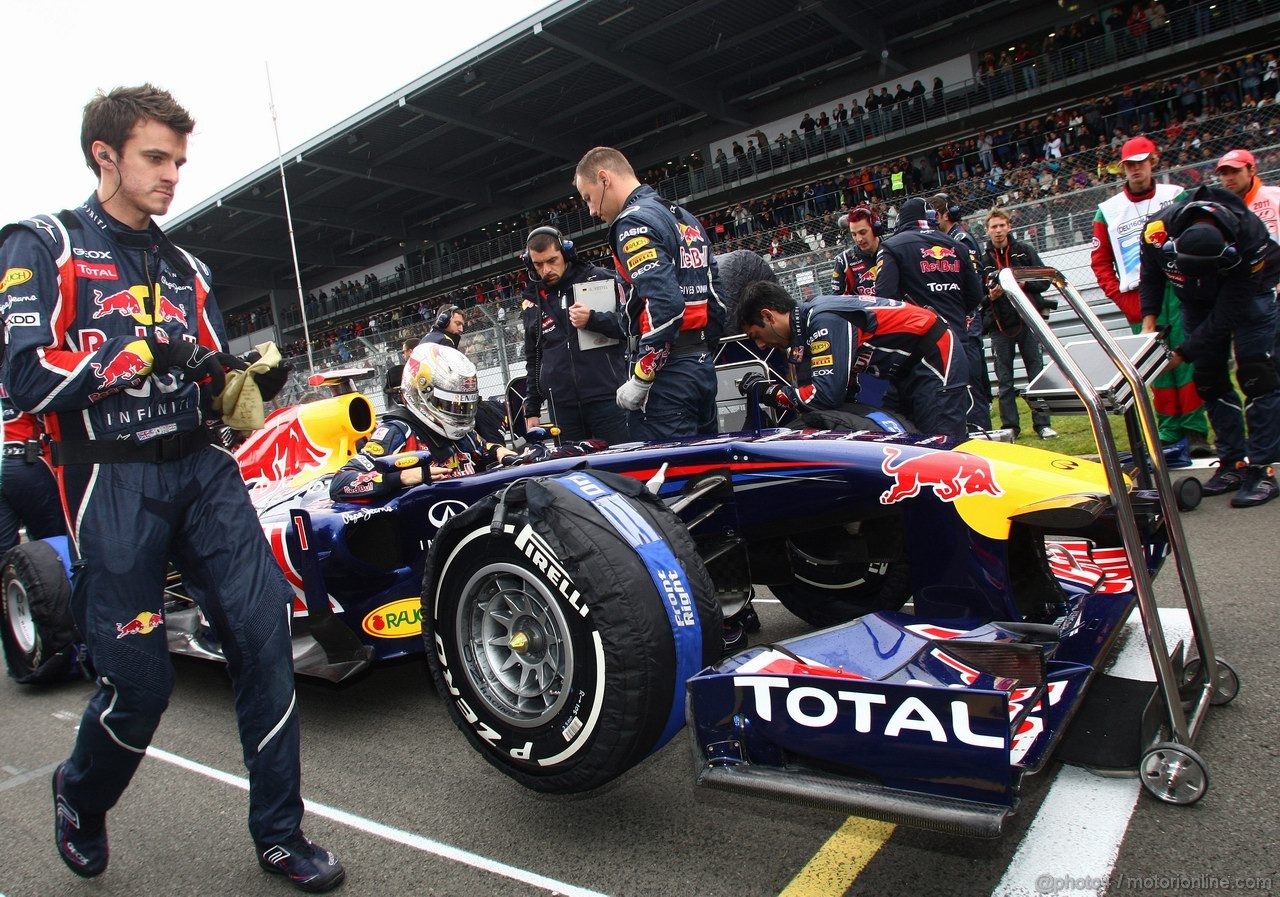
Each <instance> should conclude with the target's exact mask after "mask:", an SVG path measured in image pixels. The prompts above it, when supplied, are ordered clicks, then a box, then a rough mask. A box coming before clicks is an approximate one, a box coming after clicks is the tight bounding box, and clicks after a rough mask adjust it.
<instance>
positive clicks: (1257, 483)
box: [1231, 464, 1280, 508]
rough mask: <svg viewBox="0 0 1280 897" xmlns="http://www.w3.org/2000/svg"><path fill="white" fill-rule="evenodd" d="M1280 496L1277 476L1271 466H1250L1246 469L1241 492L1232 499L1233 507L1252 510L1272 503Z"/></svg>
mask: <svg viewBox="0 0 1280 897" xmlns="http://www.w3.org/2000/svg"><path fill="white" fill-rule="evenodd" d="M1278 494H1280V486H1277V485H1276V474H1275V471H1274V470H1273V469H1272V467H1271V465H1270V464H1250V465H1249V466H1248V467H1246V468H1245V469H1244V482H1242V483H1241V484H1240V491H1239V492H1237V493H1236V494H1235V495H1233V496H1232V497H1231V507H1233V508H1252V507H1253V506H1254V505H1262V504H1266V503H1267V502H1269V501H1271V499H1273V498H1275V497H1276V495H1278Z"/></svg>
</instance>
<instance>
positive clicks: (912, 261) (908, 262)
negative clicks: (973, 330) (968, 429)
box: [876, 197, 991, 430]
mask: <svg viewBox="0 0 1280 897" xmlns="http://www.w3.org/2000/svg"><path fill="white" fill-rule="evenodd" d="M876 265H877V268H878V270H877V272H876V295H878V296H887V297H889V298H893V299H901V300H902V301H904V302H910V303H911V304H912V305H919V306H922V307H924V308H928V309H931V310H932V311H934V312H935V313H937V315H938V317H939V318H940V319H941V320H942V321H943V322H944V323H945V324H946V325H947V327H949V328H950V329H951V332H952V333H953V334H954V336H955V340H954V343H953V345H954V347H955V348H956V349H958V350H959V354H960V356H961V357H959V358H955V359H953V360H952V361H951V362H950V367H949V368H948V371H949V376H948V385H947V388H948V389H952V388H956V387H954V386H953V384H959V387H958V388H959V389H960V390H961V391H962V392H964V393H965V401H964V408H965V413H966V414H967V413H968V412H969V411H970V410H971V405H972V400H971V399H970V398H969V386H968V384H969V363H968V356H967V351H966V347H965V343H966V342H967V340H968V338H969V337H968V333H967V323H966V322H967V320H968V317H969V315H971V314H974V313H976V312H977V310H978V309H979V308H980V307H981V305H982V299H983V292H982V278H981V277H979V275H978V270H977V266H976V262H975V260H974V258H973V257H972V254H971V253H970V252H969V250H967V249H964V248H962V247H960V246H957V245H956V242H955V241H954V240H952V239H951V238H950V237H948V236H947V235H946V234H943V233H940V232H939V231H937V230H935V229H934V228H933V226H932V224H931V223H930V222H929V220H928V218H927V217H926V206H925V201H924V200H923V199H919V198H914V197H913V198H912V199H908V200H907V201H906V202H904V203H903V204H902V211H901V215H900V221H899V224H898V227H897V228H896V229H895V230H894V232H893V234H892V235H891V236H889V237H886V238H885V239H883V240H881V241H880V251H879V253H877V255H876ZM987 401H988V402H990V398H989V397H988V399H987ZM916 423H917V424H919V423H920V422H919V421H916ZM990 426H991V419H990V417H989V416H988V418H987V423H986V425H985V426H983V427H982V429H984V430H985V429H987V428H989V427H990Z"/></svg>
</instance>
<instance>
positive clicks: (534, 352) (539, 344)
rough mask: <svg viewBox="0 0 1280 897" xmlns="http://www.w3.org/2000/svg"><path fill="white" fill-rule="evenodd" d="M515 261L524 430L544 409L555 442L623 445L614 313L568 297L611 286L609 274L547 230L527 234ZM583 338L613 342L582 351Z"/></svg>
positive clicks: (621, 350) (621, 367) (622, 368)
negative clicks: (523, 272)
mask: <svg viewBox="0 0 1280 897" xmlns="http://www.w3.org/2000/svg"><path fill="white" fill-rule="evenodd" d="M522 259H523V261H524V264H525V267H527V268H528V269H529V285H528V286H527V287H526V288H525V292H524V301H523V302H522V303H521V318H522V320H523V324H524V334H525V340H524V358H525V370H526V371H527V372H528V395H527V397H526V398H525V400H524V411H523V413H524V416H525V423H526V425H527V426H529V427H537V426H538V425H539V422H540V421H541V419H542V406H543V403H544V401H545V402H547V403H549V404H550V406H551V418H552V424H553V425H554V426H556V427H558V428H559V429H560V437H561V438H562V439H565V440H570V441H575V442H576V441H578V440H582V439H601V440H604V441H605V442H608V443H619V442H626V441H627V438H628V436H627V412H626V411H624V410H623V409H622V408H620V407H618V403H617V401H616V399H615V394H616V393H617V391H618V387H620V386H621V385H622V383H623V381H624V380H626V379H627V357H626V345H625V343H624V342H623V340H624V339H625V335H624V334H623V333H622V330H621V328H620V327H619V326H618V320H617V314H616V312H613V311H603V312H602V311H596V310H593V309H592V308H591V307H590V306H588V305H584V304H582V303H579V302H577V301H576V299H575V296H574V289H573V287H574V284H578V283H588V282H591V281H607V282H608V283H609V284H610V285H616V283H617V281H616V280H615V279H614V276H613V272H612V271H607V270H605V269H604V268H600V267H597V266H595V265H592V264H589V263H587V262H585V261H581V260H579V259H578V257H577V254H576V253H575V252H574V251H573V241H571V240H569V241H567V240H565V239H564V237H563V236H561V234H560V232H559V231H558V230H556V229H555V228H554V227H538V228H534V230H533V231H532V232H530V234H529V237H528V240H527V241H526V243H525V251H524V254H523V255H522ZM614 292H615V293H616V292H617V290H616V289H615V290H614ZM582 330H588V331H591V332H593V333H599V334H601V335H602V336H607V337H612V338H614V339H615V340H617V341H616V342H614V343H612V344H608V345H601V346H597V347H593V348H587V349H584V348H582V345H581V343H580V342H579V337H578V334H579V332H580V331H582Z"/></svg>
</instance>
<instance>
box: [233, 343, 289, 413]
mask: <svg viewBox="0 0 1280 897" xmlns="http://www.w3.org/2000/svg"><path fill="white" fill-rule="evenodd" d="M261 358H262V354H261V353H260V352H258V350H257V349H250V350H249V351H248V352H246V353H245V354H244V356H243V358H242V360H243V361H245V362H246V363H247V364H246V366H247V365H249V364H253V363H254V362H255V361H258V360H260V359H261ZM237 370H239V368H237ZM292 370H293V365H291V364H289V363H288V362H286V361H282V362H280V364H278V365H276V366H275V367H273V368H268V369H267V370H265V371H261V372H258V373H255V374H254V375H253V382H254V383H256V384H257V385H258V392H260V393H261V394H262V401H264V402H270V401H271V400H272V399H274V398H275V397H276V396H278V395H279V394H280V390H282V389H284V385H285V383H287V382H288V381H289V372H290V371H292Z"/></svg>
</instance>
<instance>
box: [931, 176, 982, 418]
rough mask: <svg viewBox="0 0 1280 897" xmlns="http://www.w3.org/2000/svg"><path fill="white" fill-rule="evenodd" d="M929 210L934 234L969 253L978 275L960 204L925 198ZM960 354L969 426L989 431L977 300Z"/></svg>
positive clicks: (977, 251) (944, 197) (978, 252)
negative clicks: (965, 379) (963, 359)
mask: <svg viewBox="0 0 1280 897" xmlns="http://www.w3.org/2000/svg"><path fill="white" fill-rule="evenodd" d="M929 208H931V209H933V212H934V214H935V215H936V216H937V221H938V230H940V231H942V232H943V233H944V234H946V235H947V236H948V237H950V238H951V239H952V240H955V241H956V242H957V243H959V244H960V245H961V246H962V247H964V249H965V250H966V251H967V252H968V253H969V262H970V264H971V265H972V266H973V270H974V271H975V272H977V273H978V274H981V273H982V264H981V261H980V259H981V258H982V248H981V247H980V246H978V241H977V239H976V238H975V237H974V236H973V234H971V233H969V231H968V229H967V228H966V227H965V226H964V213H963V212H962V211H961V209H960V204H959V203H957V202H955V201H954V200H953V199H952V198H951V195H950V194H947V193H937V194H934V195H933V196H931V197H929ZM965 335H966V336H967V337H968V338H967V339H966V340H965V344H964V352H965V357H966V358H967V359H968V362H969V393H970V395H969V398H970V402H971V404H970V407H969V415H968V420H969V426H970V427H971V428H973V429H977V430H987V429H990V428H991V377H990V375H989V374H988V373H987V352H986V344H985V342H984V340H983V337H982V313H981V300H979V307H978V308H977V309H974V310H973V312H971V313H970V314H969V316H968V317H967V318H966V319H965Z"/></svg>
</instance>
